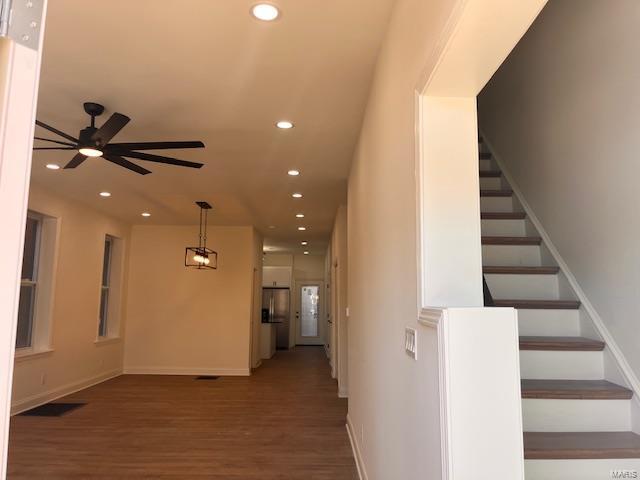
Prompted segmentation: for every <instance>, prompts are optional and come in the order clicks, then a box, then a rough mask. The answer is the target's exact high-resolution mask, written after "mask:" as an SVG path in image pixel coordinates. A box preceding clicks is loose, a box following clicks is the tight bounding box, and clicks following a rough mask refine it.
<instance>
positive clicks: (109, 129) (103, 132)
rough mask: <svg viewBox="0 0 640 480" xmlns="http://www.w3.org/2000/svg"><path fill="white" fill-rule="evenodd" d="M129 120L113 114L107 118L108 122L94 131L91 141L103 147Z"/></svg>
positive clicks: (123, 116) (119, 114) (118, 114)
mask: <svg viewBox="0 0 640 480" xmlns="http://www.w3.org/2000/svg"><path fill="white" fill-rule="evenodd" d="M130 120H131V119H130V118H129V117H127V116H126V115H122V114H121V113H114V114H113V115H111V117H109V120H107V121H106V122H104V124H103V125H102V126H101V127H100V128H99V129H98V130H96V131H95V133H94V134H93V135H92V136H91V139H92V140H93V141H95V142H96V145H99V146H105V145H106V144H107V143H109V140H111V139H112V138H113V137H115V136H116V134H117V133H118V132H119V131H120V130H122V129H123V128H124V126H125V125H126V124H127V123H129V121H130Z"/></svg>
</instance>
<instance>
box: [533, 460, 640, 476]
mask: <svg viewBox="0 0 640 480" xmlns="http://www.w3.org/2000/svg"><path fill="white" fill-rule="evenodd" d="M524 470H525V478H526V480H609V479H611V478H615V477H613V476H612V475H611V472H612V471H617V470H630V471H636V472H638V476H637V477H636V478H640V459H638V458H621V459H616V458H612V459H608V458H606V459H588V460H583V459H574V460H525V462H524ZM618 478H624V477H622V476H620V477H618ZM627 478H634V477H633V476H628V477H627Z"/></svg>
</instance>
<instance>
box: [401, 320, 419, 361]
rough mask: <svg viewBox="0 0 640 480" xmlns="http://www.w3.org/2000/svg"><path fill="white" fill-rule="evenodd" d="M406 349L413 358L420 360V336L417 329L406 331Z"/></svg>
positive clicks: (407, 329)
mask: <svg viewBox="0 0 640 480" xmlns="http://www.w3.org/2000/svg"><path fill="white" fill-rule="evenodd" d="M404 349H405V351H406V352H407V355H409V356H410V357H411V358H413V359H414V360H417V359H418V334H417V332H416V329H415V328H410V327H406V328H405V329H404Z"/></svg>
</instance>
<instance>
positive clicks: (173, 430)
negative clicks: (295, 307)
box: [9, 347, 358, 480]
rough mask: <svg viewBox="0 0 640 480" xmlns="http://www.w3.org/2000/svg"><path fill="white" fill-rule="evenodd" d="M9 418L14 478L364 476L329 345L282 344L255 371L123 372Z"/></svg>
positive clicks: (331, 479) (330, 479)
mask: <svg viewBox="0 0 640 480" xmlns="http://www.w3.org/2000/svg"><path fill="white" fill-rule="evenodd" d="M60 401H67V402H69V401H86V402H88V403H87V405H85V406H84V407H82V408H79V409H77V410H75V411H73V412H71V413H69V414H67V415H65V416H63V417H58V418H51V417H27V416H16V417H13V418H12V420H11V432H10V446H9V478H12V479H38V478H46V479H80V478H82V479H85V478H100V479H139V478H163V479H165V478H166V479H190V478H199V479H204V478H207V479H227V480H232V479H256V480H257V479H260V480H269V479H282V480H285V479H300V480H302V479H304V480H342V479H345V480H346V479H349V480H354V479H357V478H358V476H357V471H356V467H355V463H354V459H353V455H352V452H351V446H350V444H349V439H348V436H347V432H346V429H345V418H346V413H347V403H346V400H343V399H339V398H337V396H336V384H335V382H334V381H333V380H332V379H331V378H330V374H329V365H328V362H327V359H326V356H325V354H324V351H323V349H322V348H316V347H298V348H296V349H294V350H292V351H288V352H286V351H285V352H281V351H279V352H277V353H276V355H275V356H274V357H273V359H271V360H268V361H263V365H262V367H260V368H259V369H258V370H257V371H256V372H255V373H254V375H252V376H251V377H220V378H219V379H218V380H199V381H196V380H194V377H187V376H152V375H123V376H121V377H118V378H115V379H113V380H110V381H107V382H105V383H102V384H100V385H97V386H95V387H92V388H89V389H86V390H83V391H81V392H78V393H75V394H73V395H69V396H67V397H65V398H64V399H60Z"/></svg>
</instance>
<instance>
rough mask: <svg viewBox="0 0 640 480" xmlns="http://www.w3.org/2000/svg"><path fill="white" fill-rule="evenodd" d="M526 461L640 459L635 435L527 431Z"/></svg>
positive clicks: (631, 433) (639, 444)
mask: <svg viewBox="0 0 640 480" xmlns="http://www.w3.org/2000/svg"><path fill="white" fill-rule="evenodd" d="M524 458H526V459H530V460H533V459H570V458H640V435H636V434H635V433H633V432H525V434H524Z"/></svg>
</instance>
